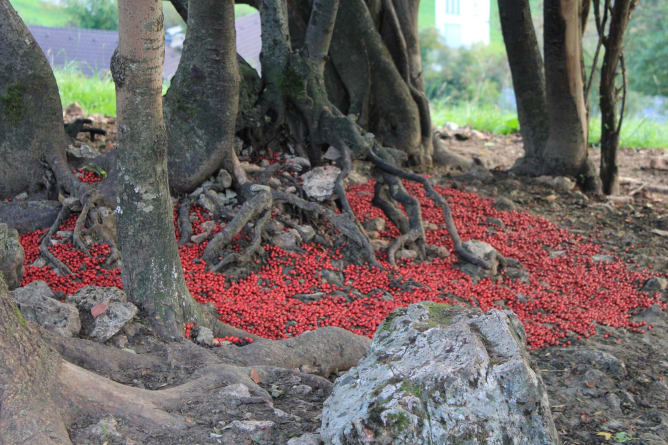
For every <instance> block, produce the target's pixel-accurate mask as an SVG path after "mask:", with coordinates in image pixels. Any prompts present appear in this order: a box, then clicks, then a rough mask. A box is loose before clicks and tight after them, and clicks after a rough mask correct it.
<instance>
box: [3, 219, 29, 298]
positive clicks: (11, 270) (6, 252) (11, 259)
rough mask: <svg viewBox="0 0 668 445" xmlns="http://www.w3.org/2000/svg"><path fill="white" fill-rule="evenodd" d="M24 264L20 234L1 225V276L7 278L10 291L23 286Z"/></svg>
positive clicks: (6, 281)
mask: <svg viewBox="0 0 668 445" xmlns="http://www.w3.org/2000/svg"><path fill="white" fill-rule="evenodd" d="M24 262H25V254H24V252H23V246H22V245H21V243H20V242H19V232H18V231H17V230H16V229H12V228H10V227H8V226H7V224H5V223H0V274H2V276H4V277H5V283H7V287H8V288H9V289H10V290H11V289H16V288H17V287H19V286H20V285H21V278H23V263H24Z"/></svg>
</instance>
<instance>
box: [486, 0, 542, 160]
mask: <svg viewBox="0 0 668 445" xmlns="http://www.w3.org/2000/svg"><path fill="white" fill-rule="evenodd" d="M498 4H499V14H500V17H501V31H502V33H503V40H504V43H505V46H506V53H507V54H508V63H509V64H510V68H511V69H510V71H511V74H512V79H513V88H514V91H515V98H516V102H517V115H518V118H519V121H520V132H521V134H522V141H523V144H524V158H522V159H520V160H519V162H518V163H517V165H516V168H517V169H518V170H519V171H526V172H531V171H535V170H536V165H537V164H539V163H540V158H541V156H542V152H543V148H544V147H545V143H546V142H547V136H548V132H549V119H548V113H547V97H546V95H547V93H546V91H545V69H544V67H543V58H542V57H541V53H540V48H539V47H538V40H537V39H536V32H535V30H534V27H533V21H532V19H531V9H530V6H529V1H528V0H498Z"/></svg>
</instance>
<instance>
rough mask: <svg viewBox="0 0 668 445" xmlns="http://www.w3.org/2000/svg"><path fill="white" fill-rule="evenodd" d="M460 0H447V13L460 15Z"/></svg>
mask: <svg viewBox="0 0 668 445" xmlns="http://www.w3.org/2000/svg"><path fill="white" fill-rule="evenodd" d="M459 1H460V0H445V13H446V14H448V15H459V14H460V12H459Z"/></svg>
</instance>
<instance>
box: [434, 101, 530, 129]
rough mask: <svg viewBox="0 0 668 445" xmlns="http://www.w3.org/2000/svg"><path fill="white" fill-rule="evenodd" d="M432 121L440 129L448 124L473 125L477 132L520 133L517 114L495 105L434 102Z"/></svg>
mask: <svg viewBox="0 0 668 445" xmlns="http://www.w3.org/2000/svg"><path fill="white" fill-rule="evenodd" d="M431 113H432V114H431V119H432V122H433V124H434V125H436V126H438V127H440V126H442V125H443V124H445V123H446V122H454V123H456V124H457V125H460V126H462V125H471V126H472V127H473V128H475V129H477V130H483V131H489V132H492V133H495V134H510V133H514V132H517V131H519V124H518V121H517V114H516V113H512V112H508V111H504V110H502V109H500V108H499V107H495V106H493V105H478V104H456V105H455V104H449V103H447V102H432V104H431Z"/></svg>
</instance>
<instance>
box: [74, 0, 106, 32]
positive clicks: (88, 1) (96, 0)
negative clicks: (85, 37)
mask: <svg viewBox="0 0 668 445" xmlns="http://www.w3.org/2000/svg"><path fill="white" fill-rule="evenodd" d="M65 10H66V11H67V12H68V13H69V14H70V15H71V16H72V23H71V25H72V26H75V27H77V28H87V29H118V6H117V5H116V0H66V1H65Z"/></svg>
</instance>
